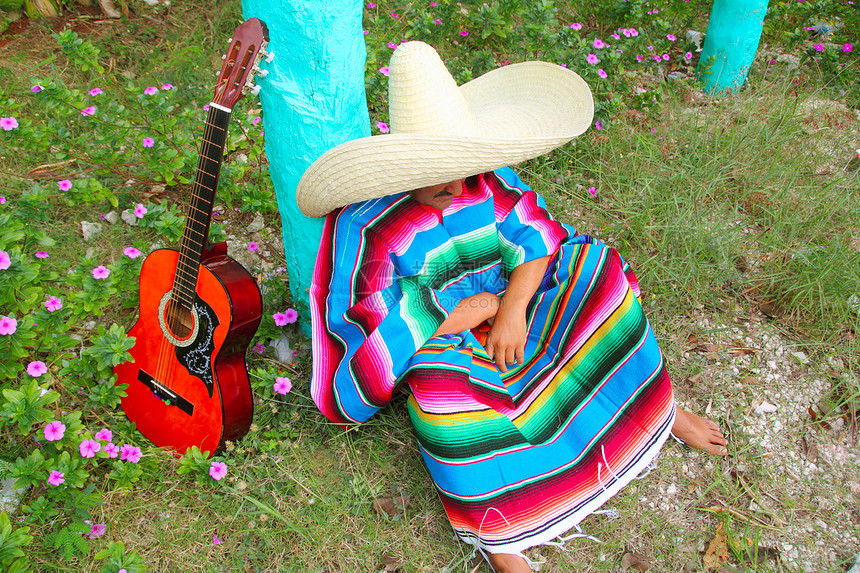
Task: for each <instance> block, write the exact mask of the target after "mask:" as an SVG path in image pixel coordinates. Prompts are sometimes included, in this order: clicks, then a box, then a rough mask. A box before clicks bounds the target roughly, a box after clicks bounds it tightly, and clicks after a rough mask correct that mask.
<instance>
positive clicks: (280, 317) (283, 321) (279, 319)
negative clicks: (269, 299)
mask: <svg viewBox="0 0 860 573" xmlns="http://www.w3.org/2000/svg"><path fill="white" fill-rule="evenodd" d="M272 318H274V319H275V326H286V325H287V315H286V314H284V313H283V312H276V313H275V314H273V315H272Z"/></svg>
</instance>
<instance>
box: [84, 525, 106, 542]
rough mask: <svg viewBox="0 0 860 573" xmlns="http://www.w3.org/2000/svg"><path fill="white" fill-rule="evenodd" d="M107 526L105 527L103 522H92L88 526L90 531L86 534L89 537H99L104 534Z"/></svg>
mask: <svg viewBox="0 0 860 573" xmlns="http://www.w3.org/2000/svg"><path fill="white" fill-rule="evenodd" d="M106 530H107V527H105V524H104V523H94V524H93V526H92V527H91V528H90V533H89V534H88V535H87V537H89V538H90V539H95V538H96V537H101V536H102V535H104V534H105V531H106Z"/></svg>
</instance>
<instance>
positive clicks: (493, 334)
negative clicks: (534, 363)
mask: <svg viewBox="0 0 860 573" xmlns="http://www.w3.org/2000/svg"><path fill="white" fill-rule="evenodd" d="M525 347H526V313H525V309H507V308H505V307H504V306H502V308H500V309H499V312H498V313H497V314H496V318H495V320H494V321H493V326H492V328H491V329H490V332H489V333H488V334H487V342H486V344H485V349H486V351H487V354H488V355H489V356H490V358H493V359H494V360H495V361H496V367H498V369H499V371H501V372H507V371H508V364H522V363H523V361H524V360H525Z"/></svg>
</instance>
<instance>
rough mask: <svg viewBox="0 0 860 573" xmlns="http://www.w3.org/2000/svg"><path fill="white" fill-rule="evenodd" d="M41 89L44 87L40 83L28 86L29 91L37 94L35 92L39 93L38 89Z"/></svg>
mask: <svg viewBox="0 0 860 573" xmlns="http://www.w3.org/2000/svg"><path fill="white" fill-rule="evenodd" d="M43 89H45V88H43V87H42V86H40V85H35V86H33V87H31V88H30V91H31V92H33V93H34V94H37V93H39V92H40V91H42V90H43Z"/></svg>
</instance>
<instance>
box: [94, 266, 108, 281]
mask: <svg viewBox="0 0 860 573" xmlns="http://www.w3.org/2000/svg"><path fill="white" fill-rule="evenodd" d="M109 276H110V269H108V268H107V267H105V266H104V265H99V266H97V267H96V268H94V269H93V278H94V279H98V280H101V279H106V278H108V277H109Z"/></svg>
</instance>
